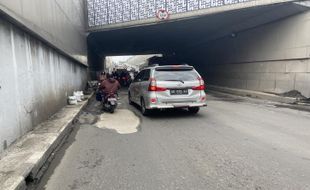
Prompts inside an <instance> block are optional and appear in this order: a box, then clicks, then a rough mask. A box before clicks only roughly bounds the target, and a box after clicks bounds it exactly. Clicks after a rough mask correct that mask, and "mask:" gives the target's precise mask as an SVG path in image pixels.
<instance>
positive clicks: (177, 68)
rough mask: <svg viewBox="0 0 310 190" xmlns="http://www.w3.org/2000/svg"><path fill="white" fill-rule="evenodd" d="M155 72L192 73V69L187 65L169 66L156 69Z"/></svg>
mask: <svg viewBox="0 0 310 190" xmlns="http://www.w3.org/2000/svg"><path fill="white" fill-rule="evenodd" d="M155 70H156V71H192V70H194V67H192V66H187V65H169V66H161V67H156V68H155Z"/></svg>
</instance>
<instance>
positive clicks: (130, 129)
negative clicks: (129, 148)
mask: <svg viewBox="0 0 310 190" xmlns="http://www.w3.org/2000/svg"><path fill="white" fill-rule="evenodd" d="M139 125H140V119H139V118H138V117H137V116H136V115H135V114H134V113H133V112H132V111H130V110H127V109H117V110H116V111H115V113H113V114H108V113H105V114H102V115H101V116H100V117H99V121H98V122H97V123H96V127H98V128H101V129H112V130H115V131H116V132H117V133H119V134H132V133H136V132H138V127H139Z"/></svg>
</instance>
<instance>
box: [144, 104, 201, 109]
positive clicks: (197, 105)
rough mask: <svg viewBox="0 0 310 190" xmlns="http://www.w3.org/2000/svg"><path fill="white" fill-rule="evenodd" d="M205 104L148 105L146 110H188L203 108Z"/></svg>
mask: <svg viewBox="0 0 310 190" xmlns="http://www.w3.org/2000/svg"><path fill="white" fill-rule="evenodd" d="M205 106H207V103H169V104H150V105H149V106H148V108H147V109H169V108H190V107H205Z"/></svg>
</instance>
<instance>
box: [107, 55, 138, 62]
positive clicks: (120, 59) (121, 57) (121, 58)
mask: <svg viewBox="0 0 310 190" xmlns="http://www.w3.org/2000/svg"><path fill="white" fill-rule="evenodd" d="M131 57H133V56H113V57H111V58H112V60H113V61H115V62H120V61H126V60H127V59H129V58H131Z"/></svg>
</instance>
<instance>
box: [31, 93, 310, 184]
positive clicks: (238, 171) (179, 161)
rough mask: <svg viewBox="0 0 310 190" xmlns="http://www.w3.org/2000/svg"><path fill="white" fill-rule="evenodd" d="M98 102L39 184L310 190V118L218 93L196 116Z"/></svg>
mask: <svg viewBox="0 0 310 190" xmlns="http://www.w3.org/2000/svg"><path fill="white" fill-rule="evenodd" d="M121 95H122V99H121V105H120V106H119V108H118V110H117V112H116V113H115V114H113V115H111V114H108V113H102V112H100V106H99V104H98V103H97V102H96V101H92V102H91V104H90V105H89V106H88V107H87V108H86V109H85V110H84V113H83V114H82V115H81V116H80V119H79V123H78V124H77V125H76V126H75V129H74V131H73V132H72V134H71V136H70V137H69V139H68V140H67V142H66V143H65V145H64V146H63V147H62V148H61V150H60V151H59V152H58V153H57V156H56V158H55V159H54V160H53V161H52V163H51V165H50V167H49V169H48V171H47V172H46V174H45V175H44V177H43V178H42V180H41V182H40V183H39V184H38V185H37V186H36V188H37V189H40V190H41V189H48V190H67V189H68V190H75V189H82V190H94V189H104V190H114V189H115V190H153V189H154V190H159V189H164V190H165V189H167V190H170V189H171V190H174V189H184V190H190V189H195V190H196V189H201V190H206V189H210V190H215V189H225V190H226V189H238V190H242V189H253V190H264V189H271V190H277V189H279V190H280V189H281V190H285V189H291V190H304V189H310V113H309V112H303V111H298V110H292V109H288V108H283V106H281V105H276V104H275V103H273V102H268V101H263V100H255V99H250V98H241V97H236V96H231V95H224V94H220V93H211V94H209V96H208V105H209V106H208V107H207V108H203V109H202V110H201V112H200V113H199V114H197V115H191V114H189V113H188V112H187V111H185V110H178V111H164V112H156V113H154V115H153V116H151V117H142V116H141V114H140V112H139V110H138V109H137V108H136V107H133V106H129V105H128V103H127V98H126V93H125V92H122V93H121Z"/></svg>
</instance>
